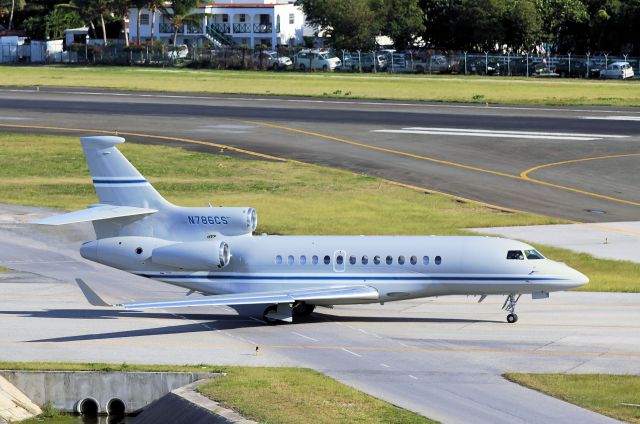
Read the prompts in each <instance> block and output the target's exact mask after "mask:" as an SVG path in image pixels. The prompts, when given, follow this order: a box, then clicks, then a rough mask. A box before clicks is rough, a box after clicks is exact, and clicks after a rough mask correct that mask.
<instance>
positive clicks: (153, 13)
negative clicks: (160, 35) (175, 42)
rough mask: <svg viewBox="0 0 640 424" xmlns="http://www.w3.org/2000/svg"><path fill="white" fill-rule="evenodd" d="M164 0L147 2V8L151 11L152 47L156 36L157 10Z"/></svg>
mask: <svg viewBox="0 0 640 424" xmlns="http://www.w3.org/2000/svg"><path fill="white" fill-rule="evenodd" d="M163 5H164V0H150V1H149V3H148V4H147V9H149V13H151V47H153V41H154V40H155V38H156V34H155V32H156V12H157V11H158V10H160V9H161V8H162V6H163Z"/></svg>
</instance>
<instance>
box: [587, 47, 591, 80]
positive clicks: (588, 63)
mask: <svg viewBox="0 0 640 424" xmlns="http://www.w3.org/2000/svg"><path fill="white" fill-rule="evenodd" d="M590 56H591V53H590V52H587V75H586V78H587V79H588V78H589V74H590V73H591V72H590V71H591V63H590V61H589V57H590Z"/></svg>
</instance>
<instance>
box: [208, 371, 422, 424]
mask: <svg viewBox="0 0 640 424" xmlns="http://www.w3.org/2000/svg"><path fill="white" fill-rule="evenodd" d="M199 391H200V392H201V393H202V394H204V395H206V396H208V397H210V398H212V399H216V400H218V401H221V402H222V403H223V404H225V405H226V406H229V407H231V408H232V409H234V410H236V411H238V412H240V413H241V414H242V415H244V416H247V417H249V418H252V419H254V420H257V421H260V422H269V423H281V424H289V423H290V424H297V423H300V422H314V423H319V424H321V423H326V424H331V423H407V424H408V423H431V422H433V421H431V420H428V419H426V418H424V417H422V416H420V415H417V414H414V413H412V412H409V411H407V410H404V409H400V408H398V407H395V406H393V405H391V404H389V403H387V402H384V401H381V400H379V399H376V398H373V397H371V396H369V395H367V394H364V393H362V392H359V391H357V390H354V389H352V388H350V387H348V386H345V385H343V384H340V383H338V382H336V381H335V380H334V379H332V378H329V377H327V376H325V375H322V374H320V373H318V372H316V371H312V370H308V369H301V368H234V369H231V370H229V373H228V375H227V377H226V378H218V379H215V380H213V381H211V382H209V383H207V384H206V385H203V386H201V387H200V389H199Z"/></svg>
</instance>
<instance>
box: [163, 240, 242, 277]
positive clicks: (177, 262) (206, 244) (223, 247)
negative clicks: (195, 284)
mask: <svg viewBox="0 0 640 424" xmlns="http://www.w3.org/2000/svg"><path fill="white" fill-rule="evenodd" d="M151 261H152V262H154V263H156V264H159V265H166V266H170V267H173V268H181V269H189V270H196V271H206V270H208V269H215V268H223V267H225V266H227V265H228V264H229V262H230V261H231V250H230V249H229V245H228V244H227V242H225V241H220V242H218V241H194V242H186V243H174V244H170V245H168V246H163V247H158V248H156V249H153V251H152V252H151Z"/></svg>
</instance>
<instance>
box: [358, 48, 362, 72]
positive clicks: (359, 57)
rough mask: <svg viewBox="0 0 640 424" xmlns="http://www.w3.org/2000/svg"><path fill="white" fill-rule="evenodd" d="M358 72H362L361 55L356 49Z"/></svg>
mask: <svg viewBox="0 0 640 424" xmlns="http://www.w3.org/2000/svg"><path fill="white" fill-rule="evenodd" d="M358 72H359V73H362V55H361V54H360V50H358Z"/></svg>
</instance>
